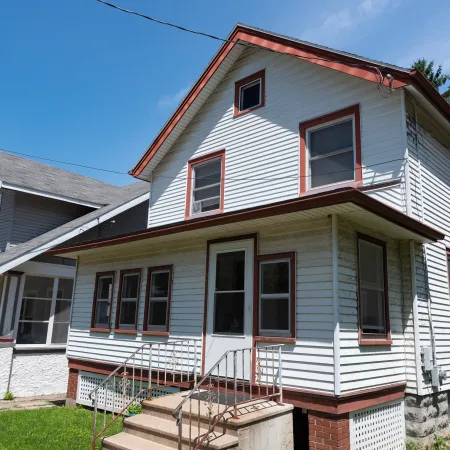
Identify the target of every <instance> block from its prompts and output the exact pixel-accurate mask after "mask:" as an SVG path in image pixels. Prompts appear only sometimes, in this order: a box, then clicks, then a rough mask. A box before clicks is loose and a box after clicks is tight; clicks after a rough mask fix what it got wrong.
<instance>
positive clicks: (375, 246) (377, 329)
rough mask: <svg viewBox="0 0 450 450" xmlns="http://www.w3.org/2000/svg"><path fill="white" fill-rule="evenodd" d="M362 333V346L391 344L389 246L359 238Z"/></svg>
mask: <svg viewBox="0 0 450 450" xmlns="http://www.w3.org/2000/svg"><path fill="white" fill-rule="evenodd" d="M358 285H359V332H360V343H362V344H369V345H370V344H388V343H390V342H388V341H390V329H389V299H388V284H387V257H386V244H385V243H384V242H382V241H379V240H377V239H373V238H371V237H369V236H364V235H358Z"/></svg>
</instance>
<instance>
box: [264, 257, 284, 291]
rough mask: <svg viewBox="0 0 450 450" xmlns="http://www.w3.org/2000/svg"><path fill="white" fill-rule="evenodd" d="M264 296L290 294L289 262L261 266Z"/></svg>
mask: <svg viewBox="0 0 450 450" xmlns="http://www.w3.org/2000/svg"><path fill="white" fill-rule="evenodd" d="M261 277H262V278H261V279H262V289H261V291H262V292H261V293H262V294H289V262H288V261H283V262H273V263H262V264H261Z"/></svg>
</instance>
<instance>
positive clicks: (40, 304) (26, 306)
mask: <svg viewBox="0 0 450 450" xmlns="http://www.w3.org/2000/svg"><path fill="white" fill-rule="evenodd" d="M51 305H52V301H51V300H38V299H34V298H23V299H22V308H21V311H20V320H39V321H43V320H49V318H50V307H51Z"/></svg>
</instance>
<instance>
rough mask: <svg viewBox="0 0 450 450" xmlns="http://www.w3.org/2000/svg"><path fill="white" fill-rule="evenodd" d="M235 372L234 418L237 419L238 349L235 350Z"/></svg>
mask: <svg viewBox="0 0 450 450" xmlns="http://www.w3.org/2000/svg"><path fill="white" fill-rule="evenodd" d="M233 372H234V374H233V375H234V410H233V415H234V418H235V419H237V406H236V403H237V350H234V352H233Z"/></svg>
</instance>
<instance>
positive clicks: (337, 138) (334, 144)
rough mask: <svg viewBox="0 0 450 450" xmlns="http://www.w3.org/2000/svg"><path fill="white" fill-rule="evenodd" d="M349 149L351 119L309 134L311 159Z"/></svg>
mask: <svg viewBox="0 0 450 450" xmlns="http://www.w3.org/2000/svg"><path fill="white" fill-rule="evenodd" d="M349 147H353V121H352V120H351V119H349V120H346V121H345V122H340V123H337V124H335V125H330V126H328V127H326V128H320V129H318V130H316V131H311V132H310V133H309V152H310V157H311V158H313V157H314V156H320V155H325V154H327V153H331V152H335V151H338V150H343V149H345V148H349Z"/></svg>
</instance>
